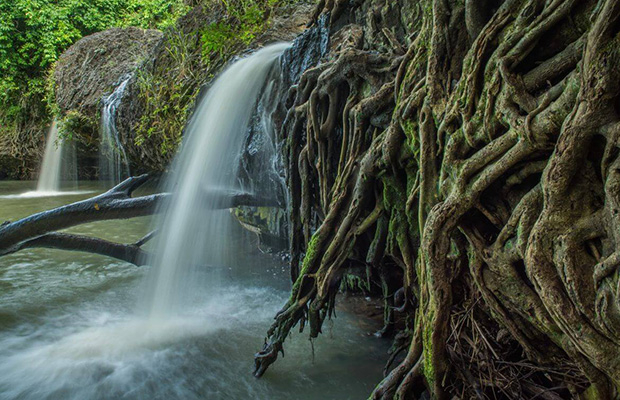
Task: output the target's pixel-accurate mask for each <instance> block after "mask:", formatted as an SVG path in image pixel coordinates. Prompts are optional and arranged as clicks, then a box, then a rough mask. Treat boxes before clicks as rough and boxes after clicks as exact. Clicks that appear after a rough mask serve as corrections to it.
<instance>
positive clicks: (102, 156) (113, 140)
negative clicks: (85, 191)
mask: <svg viewBox="0 0 620 400" xmlns="http://www.w3.org/2000/svg"><path fill="white" fill-rule="evenodd" d="M130 79H131V76H128V77H126V78H125V79H124V80H123V81H122V82H121V83H120V85H118V86H117V87H116V89H115V90H114V92H112V94H111V95H109V96H108V97H106V98H105V99H103V106H102V108H101V126H100V129H99V136H100V137H99V180H100V181H109V182H111V183H114V184H116V183H119V182H120V181H121V179H122V178H125V177H127V176H129V174H130V171H129V164H128V162H127V155H126V153H125V149H124V148H123V145H122V144H121V142H120V139H119V137H118V130H117V129H116V110H117V108H118V106H119V104H120V102H121V100H122V99H123V95H124V94H125V88H126V87H127V83H129V80H130Z"/></svg>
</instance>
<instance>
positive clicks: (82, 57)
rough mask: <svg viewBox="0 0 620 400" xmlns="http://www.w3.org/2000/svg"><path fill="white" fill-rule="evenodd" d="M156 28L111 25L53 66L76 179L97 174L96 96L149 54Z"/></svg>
mask: <svg viewBox="0 0 620 400" xmlns="http://www.w3.org/2000/svg"><path fill="white" fill-rule="evenodd" d="M162 35H163V34H162V33H161V32H160V31H157V30H152V29H150V30H144V29H140V28H134V27H129V28H124V29H121V28H112V29H108V30H106V31H103V32H98V33H95V34H92V35H90V36H86V37H84V38H82V39H80V40H79V41H77V42H76V43H75V44H73V45H72V46H71V47H69V48H68V49H67V50H66V51H65V52H64V53H63V54H62V55H61V56H60V58H59V59H58V61H57V63H56V68H55V70H54V75H53V78H54V84H55V87H54V93H55V98H56V105H57V106H58V109H59V111H60V114H61V116H62V122H63V126H64V129H66V131H67V132H68V133H69V134H70V135H71V136H72V137H73V139H74V140H75V142H76V146H77V155H78V166H79V169H78V174H79V178H80V179H94V178H96V177H97V166H98V165H97V164H98V157H97V154H98V148H99V145H98V139H99V114H100V109H101V104H102V103H101V101H102V99H103V98H104V97H105V96H108V95H110V93H112V92H113V91H114V89H115V88H116V87H117V86H118V85H119V84H120V82H121V81H123V80H124V79H127V77H128V76H130V75H131V74H133V73H134V71H135V70H136V69H137V68H138V67H139V66H140V65H141V64H142V63H143V62H144V61H145V60H148V59H149V58H150V57H152V54H153V52H154V49H155V48H156V47H157V45H158V43H160V42H161V38H162Z"/></svg>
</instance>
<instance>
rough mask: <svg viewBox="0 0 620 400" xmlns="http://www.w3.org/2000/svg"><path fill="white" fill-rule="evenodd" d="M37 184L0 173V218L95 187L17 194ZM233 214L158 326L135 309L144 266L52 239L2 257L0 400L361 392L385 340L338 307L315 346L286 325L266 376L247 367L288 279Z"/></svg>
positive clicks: (131, 224)
mask: <svg viewBox="0 0 620 400" xmlns="http://www.w3.org/2000/svg"><path fill="white" fill-rule="evenodd" d="M35 186H36V183H35V182H11V181H0V221H5V220H12V221H14V220H16V219H18V218H21V217H25V216H27V215H30V214H32V213H35V212H38V211H42V210H45V209H50V208H53V207H56V206H59V205H62V204H67V203H70V202H73V201H77V200H80V199H84V198H87V197H90V196H93V195H94V194H96V193H100V192H101V188H100V185H99V184H98V183H96V182H93V183H88V182H86V183H84V182H80V184H79V189H80V192H78V194H71V195H67V196H55V197H39V198H21V197H19V196H17V195H18V194H19V193H23V192H28V191H30V190H33V189H34V188H35ZM139 194H140V192H138V193H137V195H139ZM230 225H231V226H232V227H233V228H234V229H232V231H231V232H232V233H231V238H230V240H229V241H228V243H229V244H228V245H229V246H230V247H231V248H230V249H228V250H229V251H228V254H229V256H228V258H227V260H228V261H227V262H226V263H222V265H209V266H206V267H204V268H200V269H199V271H198V272H197V273H198V274H200V275H202V277H200V278H199V279H201V281H202V280H205V281H208V280H209V277H210V276H212V275H214V274H217V276H218V282H219V285H218V286H217V287H215V288H213V287H210V288H209V290H204V291H198V293H196V294H195V295H194V296H193V297H192V301H191V303H190V305H189V306H187V309H186V310H185V312H184V313H183V314H182V315H181V316H178V317H173V318H169V319H168V320H166V321H163V322H162V321H157V323H156V326H154V325H153V324H155V322H153V321H152V320H151V319H149V318H146V317H144V318H143V317H141V316H140V314H139V313H138V314H137V313H136V308H139V307H137V304H138V303H139V302H140V299H141V298H143V297H144V292H145V291H146V290H148V289H147V286H148V285H147V284H146V283H145V282H146V281H147V279H145V275H146V274H147V271H148V270H149V267H141V268H139V267H135V266H133V265H130V264H127V263H124V262H120V261H116V260H113V259H109V258H106V257H102V256H98V255H93V254H85V253H78V252H66V251H60V250H51V249H32V250H25V251H21V252H19V253H17V254H13V255H10V256H6V257H3V258H0V399H117V398H118V399H143V398H148V399H213V400H215V399H269V400H271V399H274V400H277V399H297V400H305V399H308V400H310V399H334V400H335V399H338V400H343V399H363V398H366V397H367V396H368V394H369V393H370V392H371V391H372V388H373V382H377V381H379V380H380V378H381V371H382V368H383V364H384V362H385V360H386V357H387V355H386V351H387V348H388V345H389V343H388V341H381V340H378V339H376V338H374V337H373V336H372V335H369V329H368V326H367V325H360V324H361V323H362V322H358V321H359V320H360V317H359V316H352V315H350V314H347V313H346V312H343V311H340V310H338V311H339V312H338V317H337V318H336V319H334V320H333V321H328V322H326V324H325V327H324V334H323V335H321V336H320V337H319V338H318V339H316V340H315V342H314V356H313V352H312V347H311V343H310V342H309V341H308V336H307V335H308V334H307V332H306V333H302V334H299V333H295V334H293V335H292V337H291V338H290V339H289V340H288V341H287V342H286V343H285V352H286V356H285V357H280V358H279V360H278V361H277V362H276V363H275V364H274V365H273V366H272V367H271V368H270V369H269V371H268V372H267V373H266V374H265V376H264V377H263V378H261V379H256V378H254V377H253V376H252V370H253V354H254V353H255V352H256V351H257V350H259V349H260V348H261V346H262V343H263V338H264V335H265V332H266V331H267V329H268V327H269V325H270V323H271V321H272V320H273V316H274V315H275V314H276V312H277V311H278V310H279V309H280V307H282V305H283V304H284V302H285V301H286V298H287V296H288V294H289V292H288V291H289V289H290V282H289V279H288V272H287V269H286V260H283V259H282V257H279V256H273V255H270V254H265V253H262V252H261V251H259V250H258V248H257V246H256V237H255V236H254V235H253V234H251V233H248V232H246V231H244V230H242V229H241V228H240V227H239V225H238V224H237V223H236V222H234V221H231V224H230ZM150 227H151V218H150V217H142V218H135V219H132V220H125V221H104V222H97V223H90V224H84V225H81V226H79V227H76V228H74V229H71V230H69V231H70V232H74V233H81V234H87V235H92V236H98V237H102V238H105V239H109V240H115V241H119V242H131V241H135V240H138V239H139V238H141V237H142V236H143V235H144V234H145V233H147V232H148V230H149V228H150ZM146 248H147V249H148V246H147V247H146ZM294 331H295V332H297V331H296V330H294Z"/></svg>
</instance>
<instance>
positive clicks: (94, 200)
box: [0, 174, 281, 265]
mask: <svg viewBox="0 0 620 400" xmlns="http://www.w3.org/2000/svg"><path fill="white" fill-rule="evenodd" d="M148 180H149V176H148V175H146V174H145V175H140V176H136V177H130V178H128V179H126V180H125V181H123V182H121V183H119V184H118V185H116V186H115V187H113V188H112V189H110V190H108V191H107V192H105V193H102V194H100V195H97V196H94V197H91V198H88V199H85V200H81V201H78V202H75V203H71V204H67V205H64V206H61V207H58V208H54V209H52V210H47V211H42V212H39V213H36V214H33V215H31V216H28V217H26V218H22V219H20V220H18V221H15V222H10V221H7V222H5V223H3V224H2V225H0V256H4V255H8V254H12V253H15V252H17V251H20V250H23V249H31V248H54V249H62V250H70V251H84V252H89V253H94V254H100V255H104V256H108V257H112V258H116V259H119V260H122V261H126V262H129V263H132V264H134V265H143V264H144V263H145V262H146V260H148V257H147V255H148V253H147V252H146V251H144V250H142V248H141V247H142V246H143V245H144V244H145V243H146V242H148V241H149V240H150V239H151V238H152V237H153V236H154V235H155V234H156V231H153V232H150V233H149V234H147V235H146V236H145V237H144V238H142V239H140V240H139V241H137V242H136V243H130V244H123V243H115V242H110V241H107V240H104V239H99V238H93V237H89V236H83V235H77V234H69V233H61V232H57V231H59V230H62V229H67V228H70V227H73V226H77V225H81V224H84V223H89V222H96V221H106V220H115V219H129V218H135V217H141V216H147V215H153V214H156V213H159V212H161V211H163V210H164V209H165V207H163V206H162V204H164V202H165V201H167V200H169V199H170V198H171V197H172V194H170V193H156V194H150V195H145V196H140V197H132V194H133V192H134V191H135V190H136V189H138V188H139V187H141V186H142V185H144V183H146V182H147V181H148ZM204 196H205V202H204V204H205V207H210V208H212V209H226V208H234V207H238V206H266V207H280V206H281V204H280V202H279V201H278V200H277V199H272V198H264V197H260V196H255V195H253V194H250V193H247V192H241V191H230V190H209V189H205V190H204Z"/></svg>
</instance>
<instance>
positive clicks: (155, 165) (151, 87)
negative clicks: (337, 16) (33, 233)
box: [117, 1, 313, 173]
mask: <svg viewBox="0 0 620 400" xmlns="http://www.w3.org/2000/svg"><path fill="white" fill-rule="evenodd" d="M312 10H313V7H312V4H309V3H306V2H303V1H300V2H297V3H296V4H295V5H289V6H283V7H279V8H276V9H274V10H272V11H271V13H270V14H269V15H268V17H267V21H266V22H265V30H264V31H263V32H262V33H260V34H258V36H257V37H256V38H255V39H254V40H252V42H251V43H250V44H249V45H248V44H247V43H243V42H235V43H232V44H230V45H229V46H228V45H227V46H226V47H225V48H223V49H220V50H218V51H205V47H204V43H205V37H206V35H207V34H206V33H208V32H209V29H210V27H213V26H229V27H235V26H236V24H238V23H239V22H238V21H237V20H236V18H235V17H234V16H231V15H228V14H227V13H226V11H225V10H224V9H223V7H222V5H221V4H220V3H219V2H213V4H210V5H208V6H204V5H199V6H196V7H194V8H193V9H192V10H191V11H190V12H189V13H188V14H187V15H185V16H184V17H182V18H181V19H179V21H177V24H176V26H175V27H174V28H173V29H170V30H168V31H167V32H166V33H165V35H164V38H163V40H162V43H161V45H160V46H158V47H157V49H156V50H155V53H154V54H153V56H152V57H151V58H150V60H149V61H148V62H146V63H145V64H143V65H142V66H141V68H140V70H139V72H138V73H137V74H136V76H134V77H133V78H132V79H131V80H130V82H129V84H128V85H127V89H126V96H125V98H124V99H123V101H122V102H121V104H120V106H119V108H118V116H117V127H118V131H119V134H120V136H121V141H122V143H123V146H124V147H125V149H126V151H127V155H128V157H129V159H130V163H131V166H132V171H134V172H136V173H142V172H153V171H165V170H166V169H167V168H168V166H169V164H170V162H171V161H172V158H173V157H174V155H175V153H176V151H177V148H178V146H179V144H180V142H181V138H182V133H183V129H184V126H185V125H186V122H187V120H188V118H189V117H190V116H191V114H192V112H193V109H194V107H195V104H196V103H197V102H198V101H199V100H200V98H201V97H202V95H203V94H204V93H205V91H206V89H207V88H208V85H209V82H211V80H212V79H213V77H214V76H216V75H217V74H218V73H219V72H220V71H221V70H222V68H224V67H225V66H226V65H227V64H228V63H229V62H230V60H231V59H233V58H234V57H236V56H239V55H240V54H242V53H244V52H247V51H252V50H253V49H256V48H258V47H261V46H263V45H265V44H269V43H273V42H278V41H291V40H293V39H294V38H295V37H296V36H297V35H299V34H300V33H301V32H302V31H303V30H304V28H305V26H306V24H307V22H308V20H309V18H310V15H311V13H312Z"/></svg>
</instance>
